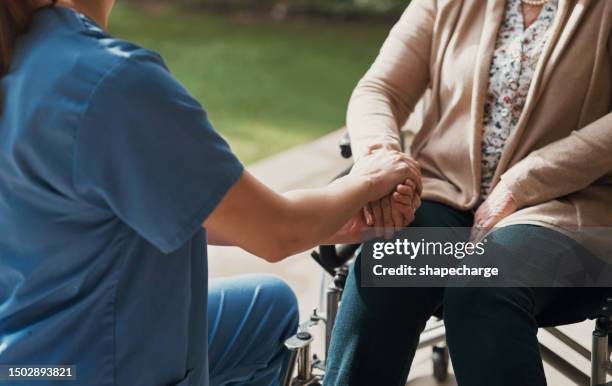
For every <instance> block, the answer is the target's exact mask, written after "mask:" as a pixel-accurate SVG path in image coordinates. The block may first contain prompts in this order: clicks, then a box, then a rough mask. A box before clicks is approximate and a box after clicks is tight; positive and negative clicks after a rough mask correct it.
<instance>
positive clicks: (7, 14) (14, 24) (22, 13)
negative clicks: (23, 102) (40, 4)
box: [0, 0, 56, 77]
mask: <svg viewBox="0 0 612 386" xmlns="http://www.w3.org/2000/svg"><path fill="white" fill-rule="evenodd" d="M55 2H56V0H51V1H50V4H51V5H54V4H55ZM33 12H34V11H33V9H32V7H30V4H29V1H27V0H0V77H3V76H4V75H6V73H7V72H8V70H9V67H10V65H11V59H12V57H13V47H14V46H15V39H17V36H19V35H20V34H22V33H24V32H25V31H27V30H28V28H29V27H30V23H31V21H32V13H33Z"/></svg>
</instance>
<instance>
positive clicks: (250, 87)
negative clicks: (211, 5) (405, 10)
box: [111, 5, 388, 163]
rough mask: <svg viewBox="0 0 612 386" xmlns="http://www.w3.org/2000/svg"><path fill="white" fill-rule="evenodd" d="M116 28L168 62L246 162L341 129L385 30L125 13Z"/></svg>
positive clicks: (120, 10)
mask: <svg viewBox="0 0 612 386" xmlns="http://www.w3.org/2000/svg"><path fill="white" fill-rule="evenodd" d="M111 21H112V22H111V33H113V34H114V35H115V36H118V37H121V38H124V39H128V40H131V41H135V42H137V43H138V44H140V45H142V46H144V47H147V48H151V49H154V50H156V51H158V52H160V53H161V54H162V56H163V57H164V58H165V60H166V62H167V64H168V66H169V67H170V69H171V70H172V72H173V73H174V74H175V76H176V77H177V78H178V79H179V80H180V81H181V82H183V83H184V84H185V85H186V87H187V88H188V89H189V90H190V92H191V93H192V94H193V95H194V96H195V97H196V98H197V99H198V100H199V101H200V102H202V104H203V105H204V106H205V108H206V109H207V110H208V112H209V115H210V119H211V121H212V123H213V125H214V126H215V127H216V129H217V130H219V131H220V132H221V133H222V134H223V136H224V137H225V138H227V139H228V141H229V142H230V144H231V146H232V148H233V150H234V151H235V152H236V153H237V154H238V155H239V157H240V158H241V159H242V160H243V161H244V162H247V163H248V162H252V161H255V160H258V159H261V158H264V157H267V156H269V155H271V154H274V153H277V152H279V151H282V150H285V149H287V148H289V147H292V146H295V145H298V144H301V143H304V142H307V141H309V140H312V139H314V138H317V137H319V136H321V135H322V134H325V133H327V132H330V131H332V130H334V129H336V128H338V127H340V126H342V125H343V123H344V116H345V110H346V104H347V101H348V98H349V96H350V93H351V91H352V89H353V87H354V85H355V83H356V82H357V80H358V79H359V78H360V77H361V75H363V73H364V72H365V71H366V70H367V68H368V67H369V65H370V63H371V62H372V60H373V58H374V57H375V56H376V53H377V52H378V49H379V46H380V44H381V42H382V41H383V40H384V37H385V35H386V33H387V30H388V26H383V25H370V24H368V23H364V22H362V23H351V24H349V23H338V22H319V21H317V22H314V21H287V22H282V23H277V22H272V21H267V20H261V19H258V20H250V21H244V20H243V21H239V20H238V19H235V18H228V17H225V16H219V15H209V14H197V13H195V14H189V13H186V12H181V11H178V10H175V9H167V10H163V11H159V10H157V11H155V12H152V11H145V10H143V9H140V8H133V7H131V6H126V5H121V6H118V7H117V9H116V12H115V14H114V15H113V18H112V20H111Z"/></svg>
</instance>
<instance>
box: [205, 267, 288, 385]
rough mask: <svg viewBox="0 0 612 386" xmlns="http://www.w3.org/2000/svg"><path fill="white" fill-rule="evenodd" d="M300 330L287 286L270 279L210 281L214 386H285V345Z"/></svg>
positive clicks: (249, 276) (266, 276)
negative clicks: (283, 384) (283, 380)
mask: <svg viewBox="0 0 612 386" xmlns="http://www.w3.org/2000/svg"><path fill="white" fill-rule="evenodd" d="M297 325H298V308H297V300H296V298H295V295H294V294H293V291H291V289H290V288H289V286H287V284H285V283H284V282H283V281H282V280H280V279H278V278H276V277H274V276H271V275H246V276H240V277H232V278H223V279H216V280H211V281H210V284H209V294H208V342H209V346H208V350H209V362H210V385H211V386H225V385H233V386H235V385H244V386H247V385H252V386H277V385H280V383H281V380H282V377H283V375H284V373H285V369H286V366H287V363H288V359H289V352H288V350H287V349H285V347H284V341H285V339H287V338H289V337H290V336H291V335H293V334H294V333H295V332H296V330H297Z"/></svg>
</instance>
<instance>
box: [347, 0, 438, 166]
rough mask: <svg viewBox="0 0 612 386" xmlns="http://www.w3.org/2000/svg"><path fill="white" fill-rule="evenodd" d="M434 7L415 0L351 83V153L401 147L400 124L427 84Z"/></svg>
mask: <svg viewBox="0 0 612 386" xmlns="http://www.w3.org/2000/svg"><path fill="white" fill-rule="evenodd" d="M436 12H437V11H436V1H433V0H413V1H412V2H411V3H410V5H409V6H408V7H407V8H406V10H405V12H404V14H403V15H402V17H401V18H400V20H399V21H398V22H397V23H396V24H395V26H394V27H393V29H392V30H391V32H390V34H389V36H388V37H387V39H386V41H385V42H384V44H383V46H382V48H381V50H380V53H379V55H378V57H377V58H376V60H375V61H374V64H373V65H372V66H371V68H370V69H369V71H368V72H367V73H366V74H365V76H364V77H363V78H362V79H361V80H360V81H359V83H358V85H357V87H356V88H355V90H354V92H353V95H352V97H351V100H350V102H349V107H348V112H347V127H348V130H349V135H350V137H351V144H352V147H353V154H354V155H355V158H359V157H360V156H362V155H363V154H364V153H365V152H366V151H367V148H368V146H369V145H373V144H382V145H388V146H391V147H393V148H397V149H398V150H399V149H400V146H401V145H400V144H401V140H400V129H401V127H402V126H403V125H404V124H405V122H406V120H407V119H408V116H409V115H410V113H411V112H412V110H413V109H414V106H415V105H416V103H417V102H418V100H419V99H420V97H421V96H422V95H423V93H424V92H425V90H426V88H427V85H428V84H429V80H430V65H429V64H430V54H431V46H432V38H433V29H434V22H435V18H436Z"/></svg>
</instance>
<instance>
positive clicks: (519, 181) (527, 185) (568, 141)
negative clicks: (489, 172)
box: [501, 113, 612, 208]
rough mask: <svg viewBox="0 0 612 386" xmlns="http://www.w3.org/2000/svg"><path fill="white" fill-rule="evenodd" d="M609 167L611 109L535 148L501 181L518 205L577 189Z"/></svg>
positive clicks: (611, 155)
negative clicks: (569, 132)
mask: <svg viewBox="0 0 612 386" xmlns="http://www.w3.org/2000/svg"><path fill="white" fill-rule="evenodd" d="M610 171H612V113H608V114H606V115H604V116H603V117H601V118H600V119H598V120H596V121H594V122H592V123H590V124H589V125H587V126H585V127H583V128H582V129H580V130H576V131H574V132H572V134H570V135H569V136H567V137H565V138H563V139H561V140H558V141H556V142H553V143H551V144H549V145H547V146H544V147H543V148H541V149H538V150H536V151H534V152H533V153H531V154H530V155H528V156H527V157H525V158H524V159H523V160H521V161H520V162H518V163H517V164H515V165H514V166H512V167H511V168H510V169H508V170H507V171H506V172H505V173H504V174H503V175H502V176H501V182H502V183H503V184H504V185H505V186H506V187H507V188H508V189H509V190H510V192H511V194H512V196H513V198H514V200H515V201H516V203H517V204H518V206H519V207H521V208H523V207H526V206H533V205H537V204H540V203H543V202H546V201H550V200H552V199H555V198H559V197H563V196H566V195H568V194H571V193H575V192H578V191H580V190H583V189H584V188H586V187H588V186H589V185H591V184H592V183H593V182H595V181H597V180H598V179H599V178H601V177H603V176H604V175H605V174H607V173H609V172H610Z"/></svg>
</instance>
